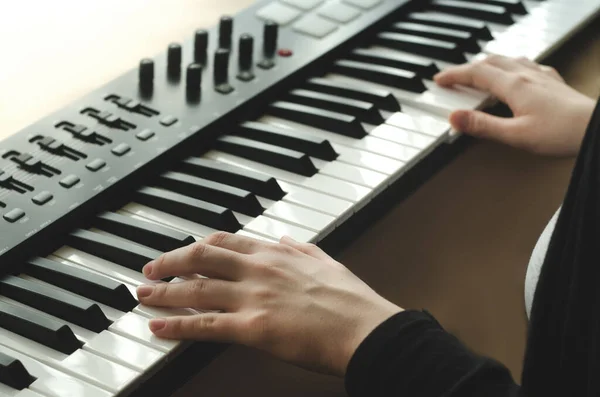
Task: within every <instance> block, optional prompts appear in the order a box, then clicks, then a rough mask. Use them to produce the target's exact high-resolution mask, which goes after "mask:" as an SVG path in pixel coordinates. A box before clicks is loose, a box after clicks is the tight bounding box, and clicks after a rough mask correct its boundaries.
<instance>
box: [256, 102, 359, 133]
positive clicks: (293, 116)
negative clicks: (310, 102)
mask: <svg viewBox="0 0 600 397" xmlns="http://www.w3.org/2000/svg"><path fill="white" fill-rule="evenodd" d="M267 113H268V114H270V115H272V116H277V117H281V118H284V119H288V120H291V121H296V122H298V123H302V124H306V125H309V126H312V127H315V128H321V129H324V130H328V131H332V132H337V133H338V134H341V135H347V136H350V137H353V138H363V137H364V136H365V135H367V133H366V131H365V129H364V127H363V126H362V124H361V123H360V120H359V119H358V118H357V117H355V116H351V115H347V114H341V113H337V112H330V111H328V110H323V109H319V108H315V107H312V106H306V105H298V104H296V103H290V102H284V101H279V102H274V103H271V104H270V105H269V107H268V110H267Z"/></svg>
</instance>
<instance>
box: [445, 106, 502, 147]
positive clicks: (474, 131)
mask: <svg viewBox="0 0 600 397" xmlns="http://www.w3.org/2000/svg"><path fill="white" fill-rule="evenodd" d="M511 121H514V119H509V118H503V117H497V116H492V115H491V114H487V113H484V112H481V111H478V110H457V111H455V112H453V113H452V114H451V115H450V124H452V127H454V128H455V129H456V130H457V131H459V132H462V133H465V134H467V135H473V136H476V137H481V138H489V139H494V140H498V141H502V142H505V143H510V142H506V140H507V138H508V137H509V136H510V135H511V132H512V129H513V128H514V125H513V123H512V122H511Z"/></svg>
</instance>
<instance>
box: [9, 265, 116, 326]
mask: <svg viewBox="0 0 600 397" xmlns="http://www.w3.org/2000/svg"><path fill="white" fill-rule="evenodd" d="M0 294H1V295H4V296H6V297H7V298H11V299H13V300H15V301H17V302H20V303H23V304H25V305H28V306H31V307H33V308H35V309H38V310H40V311H42V312H44V313H48V314H51V315H53V316H55V317H58V318H60V319H63V320H65V321H69V322H71V323H73V324H77V325H79V326H81V327H83V328H86V329H89V330H90V331H94V332H102V331H103V330H105V329H107V328H108V327H109V325H110V321H109V320H108V319H107V318H106V316H105V315H104V313H103V312H102V310H101V309H100V307H99V306H98V305H97V304H96V303H94V302H92V301H90V300H87V299H85V298H82V297H79V296H77V295H72V294H70V293H67V292H65V291H62V290H60V289H58V288H55V287H52V286H50V285H44V284H41V283H39V282H36V281H32V280H25V279H22V278H19V277H15V276H7V277H5V278H3V279H0Z"/></svg>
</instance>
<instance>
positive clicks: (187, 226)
mask: <svg viewBox="0 0 600 397" xmlns="http://www.w3.org/2000/svg"><path fill="white" fill-rule="evenodd" d="M117 212H118V213H130V214H133V215H137V216H139V217H141V218H145V219H148V220H150V221H154V222H157V223H159V224H161V225H165V226H169V227H172V228H174V229H177V230H179V231H182V232H185V233H189V234H191V235H192V236H193V237H194V238H197V237H200V238H204V237H206V236H208V235H210V234H212V233H215V232H217V230H216V229H213V228H211V227H207V226H204V225H201V224H199V223H196V222H192V221H189V220H187V219H183V218H181V217H178V216H175V215H171V214H167V213H166V212H163V211H159V210H155V209H154V208H151V207H148V206H146V205H142V204H138V203H129V204H127V205H125V206H124V207H123V208H121V210H119V211H117Z"/></svg>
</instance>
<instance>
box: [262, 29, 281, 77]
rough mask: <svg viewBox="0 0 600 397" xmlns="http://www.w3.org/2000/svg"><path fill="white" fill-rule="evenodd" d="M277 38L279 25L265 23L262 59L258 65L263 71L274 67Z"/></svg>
mask: <svg viewBox="0 0 600 397" xmlns="http://www.w3.org/2000/svg"><path fill="white" fill-rule="evenodd" d="M278 36H279V25H277V23H275V22H273V21H266V22H265V26H264V29H263V57H264V58H263V59H262V61H260V62H259V63H258V66H260V67H261V68H263V69H270V68H272V67H273V66H275V62H274V60H273V59H274V57H275V52H276V51H277V39H278Z"/></svg>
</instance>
